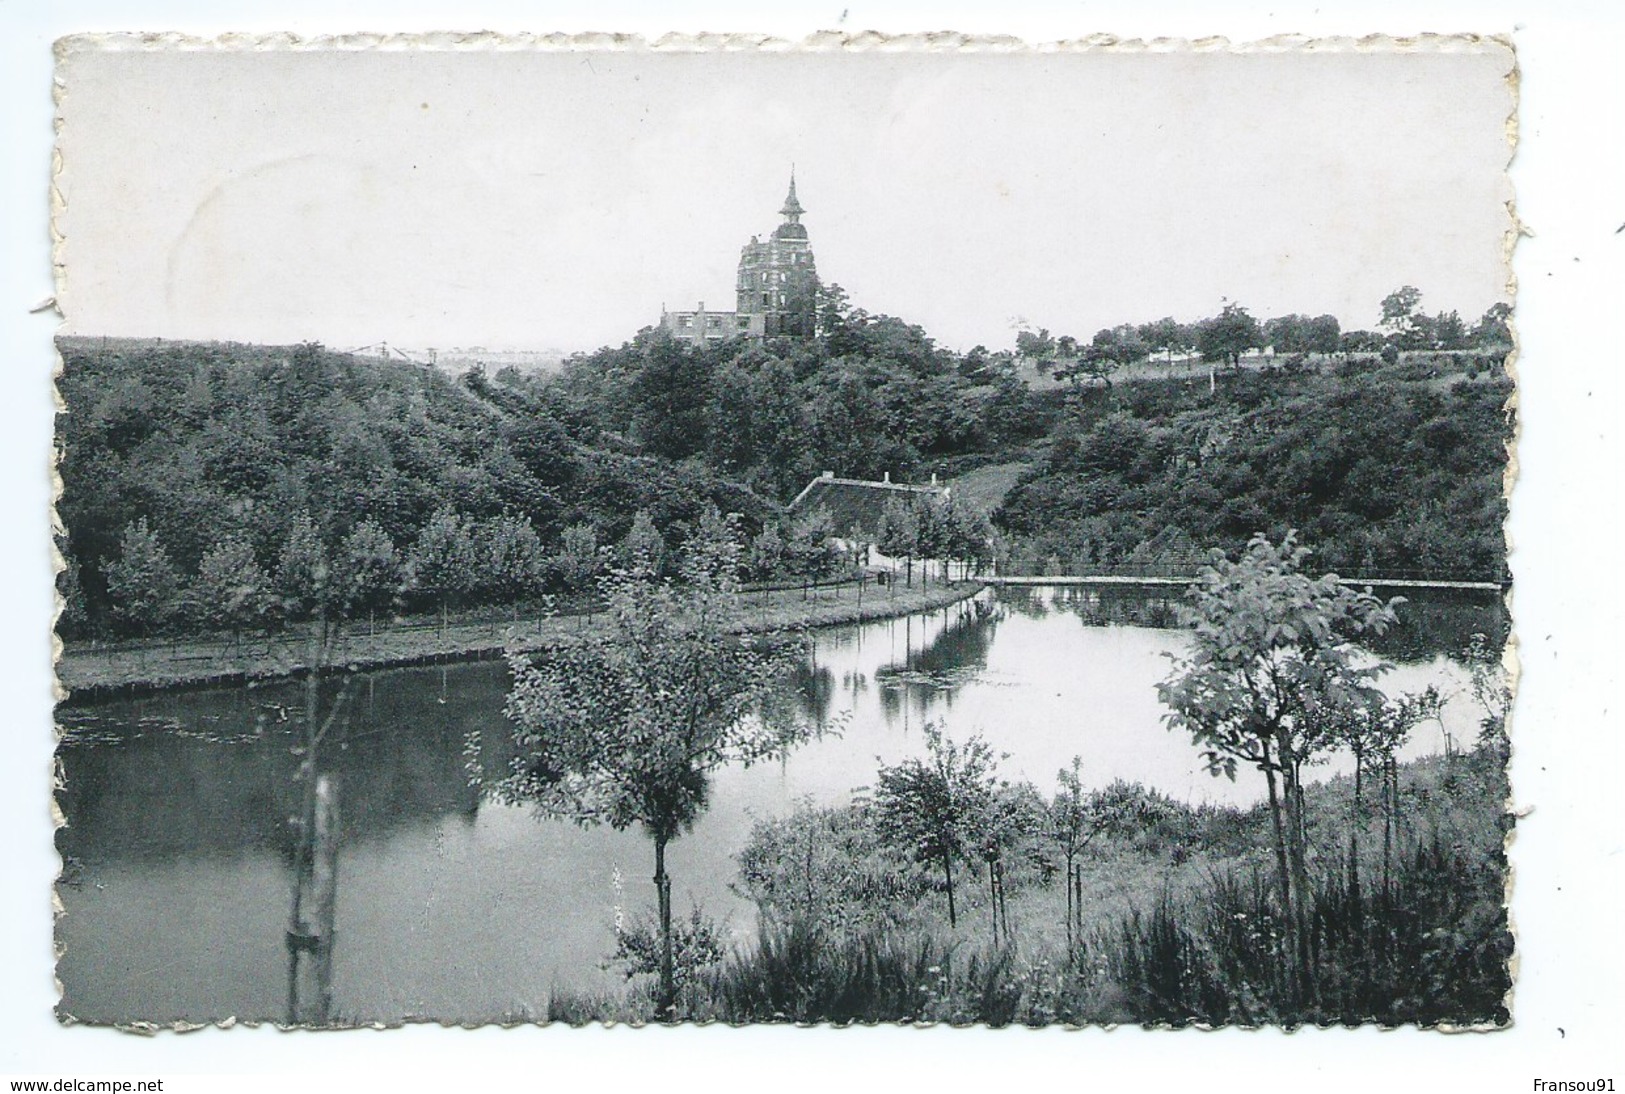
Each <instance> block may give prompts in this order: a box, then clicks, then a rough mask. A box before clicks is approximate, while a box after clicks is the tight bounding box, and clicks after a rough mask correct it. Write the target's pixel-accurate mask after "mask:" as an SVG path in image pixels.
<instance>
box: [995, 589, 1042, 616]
mask: <svg viewBox="0 0 1625 1094" xmlns="http://www.w3.org/2000/svg"><path fill="white" fill-rule="evenodd" d="M1049 592H1050V590H1049V589H1048V588H1045V587H1043V586H1036V585H1006V586H1004V587H1003V588H1001V589H1000V590H999V603H1000V604H1003V605H1004V606H1005V608H1007V609H1008V610H1010V611H1012V612H1015V613H1016V614H1017V615H1019V616H1022V617H1023V618H1025V619H1044V618H1046V617H1047V616H1048V615H1049V608H1050V605H1049V599H1050V598H1049Z"/></svg>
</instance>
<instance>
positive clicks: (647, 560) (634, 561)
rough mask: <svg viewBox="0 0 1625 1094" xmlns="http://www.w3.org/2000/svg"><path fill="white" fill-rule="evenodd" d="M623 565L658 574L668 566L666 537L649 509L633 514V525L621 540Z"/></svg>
mask: <svg viewBox="0 0 1625 1094" xmlns="http://www.w3.org/2000/svg"><path fill="white" fill-rule="evenodd" d="M621 565H622V566H624V567H625V568H627V569H633V570H647V571H649V573H651V574H654V575H656V576H658V575H659V574H660V573H662V572H663V571H664V570H665V568H666V539H665V537H664V536H662V535H661V534H660V529H658V528H656V527H655V522H654V518H653V517H651V516H650V515H649V510H647V509H639V510H638V511H637V512H635V513H633V514H632V527H631V528H629V529H628V530H627V533H626V538H625V539H623V540H621Z"/></svg>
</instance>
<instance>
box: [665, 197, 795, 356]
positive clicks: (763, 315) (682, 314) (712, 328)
mask: <svg viewBox="0 0 1625 1094" xmlns="http://www.w3.org/2000/svg"><path fill="white" fill-rule="evenodd" d="M803 212H805V210H804V209H802V207H801V202H800V201H798V200H796V176H795V172H794V171H792V172H791V173H790V193H789V194H788V195H787V196H786V197H785V199H784V207H783V208H782V209H780V210H779V213H780V215H781V216H783V217H784V222H783V223H781V224H780V225H779V226H778V227H777V228H774V229H773V234H772V235H770V236H769V237H768V238H767V241H766V242H763V241H761V240H760V239H758V238H757V237H756V236H751V237H750V242H749V243H747V244H745V246H744V247H743V248H741V249H740V252H739V280H738V285H737V299H736V301H735V307H734V310H733V311H707V310H706V307H705V302H704V301H701V302H700V306H699V307H698V308H696V309H695V310H694V311H666V310H665V309H664V308H662V309H661V314H660V326H661V328H662V329H664V330H666V331H669V332H670V333H671V336H672V337H673V338H676V339H678V340H680V341H684V342H690V343H693V344H694V345H702V346H703V345H706V344H708V343H711V342H721V341H724V340H726V339H729V338H739V337H747V338H755V339H761V338H778V337H790V338H807V337H810V336H811V335H812V333H813V323H814V317H815V314H816V304H815V300H816V297H817V289H818V271H817V269H816V268H815V267H814V265H813V253H812V246H811V245H810V244H809V243H808V242H807V228H806V225H804V224H802V223H801V214H802V213H803Z"/></svg>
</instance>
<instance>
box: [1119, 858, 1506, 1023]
mask: <svg viewBox="0 0 1625 1094" xmlns="http://www.w3.org/2000/svg"><path fill="white" fill-rule="evenodd" d="M1500 865H1501V864H1500V863H1486V862H1479V861H1474V860H1472V859H1470V858H1469V857H1468V856H1467V855H1466V854H1465V853H1464V852H1463V851H1462V850H1461V849H1460V848H1458V847H1455V846H1452V845H1449V844H1447V843H1445V842H1444V841H1443V840H1442V839H1440V838H1438V837H1434V838H1432V839H1430V840H1427V841H1425V842H1422V843H1420V844H1418V845H1417V846H1416V847H1414V848H1413V849H1412V850H1411V852H1410V853H1409V854H1408V855H1407V856H1405V857H1404V858H1402V859H1401V861H1400V863H1399V864H1398V868H1397V870H1396V871H1395V877H1394V879H1393V883H1392V884H1391V885H1390V886H1388V887H1387V888H1383V887H1382V886H1380V885H1378V886H1376V887H1375V888H1370V889H1362V888H1361V887H1360V886H1358V885H1357V884H1351V883H1350V882H1349V880H1348V879H1347V878H1346V877H1344V876H1333V877H1330V878H1327V879H1325V880H1323V881H1322V882H1321V884H1319V885H1317V886H1315V887H1314V888H1313V891H1312V893H1311V900H1310V909H1309V924H1310V926H1309V932H1308V937H1307V949H1308V953H1307V955H1306V956H1307V960H1306V961H1303V962H1301V963H1300V962H1297V961H1294V959H1293V955H1292V953H1291V952H1290V950H1289V948H1288V942H1287V939H1288V937H1289V936H1288V932H1287V930H1286V924H1285V922H1284V921H1283V919H1282V917H1281V915H1280V912H1279V911H1278V910H1277V908H1276V905H1275V902H1274V899H1273V897H1272V896H1271V894H1270V893H1269V891H1268V888H1267V886H1266V885H1265V884H1264V883H1263V881H1262V880H1261V878H1260V877H1259V875H1257V874H1254V875H1253V876H1252V877H1251V878H1249V879H1245V880H1244V879H1238V878H1237V877H1235V876H1234V875H1226V876H1220V877H1216V878H1214V879H1213V880H1212V882H1211V883H1210V884H1209V886H1208V887H1207V890H1206V892H1205V893H1204V894H1203V899H1201V900H1200V901H1197V902H1194V903H1191V904H1186V905H1184V906H1183V907H1175V906H1174V905H1173V904H1172V902H1170V901H1168V900H1163V901H1160V902H1159V903H1158V904H1157V905H1156V907H1155V908H1154V909H1153V910H1152V911H1151V913H1150V914H1149V915H1144V916H1142V915H1139V914H1137V913H1136V914H1133V915H1131V916H1129V917H1128V918H1127V919H1125V920H1124V921H1123V922H1121V923H1119V924H1118V925H1117V926H1116V928H1115V929H1112V930H1108V931H1104V932H1101V933H1099V934H1097V936H1096V938H1095V939H1094V940H1093V943H1092V945H1093V947H1094V948H1095V949H1096V950H1098V951H1099V952H1101V953H1102V954H1103V955H1104V956H1105V960H1106V964H1107V966H1108V968H1109V969H1110V974H1111V976H1112V978H1113V980H1114V981H1115V982H1116V983H1117V985H1118V986H1119V988H1120V989H1121V990H1122V992H1123V995H1124V1001H1125V1005H1126V1007H1127V1008H1128V1009H1129V1010H1130V1011H1131V1012H1133V1013H1134V1014H1135V1016H1136V1018H1137V1020H1139V1021H1143V1022H1149V1023H1155V1024H1163V1023H1167V1024H1172V1025H1184V1024H1188V1023H1192V1022H1198V1023H1202V1024H1206V1025H1227V1024H1241V1025H1262V1024H1282V1025H1289V1026H1290V1025H1298V1024H1302V1023H1316V1024H1330V1023H1339V1022H1341V1023H1346V1024H1351V1025H1352V1024H1359V1023H1362V1022H1372V1021H1374V1022H1379V1023H1381V1024H1384V1025H1401V1024H1405V1023H1412V1022H1414V1023H1416V1024H1418V1025H1423V1026H1432V1025H1437V1024H1439V1023H1441V1022H1442V1023H1449V1024H1453V1025H1503V1024H1505V1023H1506V1022H1507V1021H1508V1020H1509V1018H1510V1016H1509V1014H1508V1012H1507V1009H1506V1003H1505V997H1506V993H1507V992H1508V990H1510V988H1511V986H1512V982H1511V975H1510V973H1509V972H1508V969H1507V964H1506V961H1507V958H1508V957H1510V956H1511V953H1512V936H1511V934H1510V932H1509V931H1508V929H1507V919H1506V909H1505V907H1504V906H1503V897H1502V876H1503V872H1502V870H1501V869H1500V868H1499V867H1500Z"/></svg>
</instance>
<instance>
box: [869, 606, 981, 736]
mask: <svg viewBox="0 0 1625 1094" xmlns="http://www.w3.org/2000/svg"><path fill="white" fill-rule="evenodd" d="M944 613H945V614H947V615H948V621H947V623H946V625H945V626H944V627H943V628H942V630H940V631H939V632H937V635H936V637H935V638H933V639H932V640H931V641H930V643H929V644H927V645H926V646H924V647H922V648H921V649H919V650H909V651H907V652H906V653H905V655H904V663H903V664H901V665H897V664H891V665H883V666H881V667H880V668H879V669H877V670H876V671H875V683H876V684H877V685H878V687H879V698H880V709H881V711H882V713H883V714H884V715H885V718H886V720H887V722H892V721H894V720H895V719H896V717H897V716H898V715H899V714H901V713H905V710H904V707H905V704H907V705H910V706H912V707H913V708H914V709H916V710H918V711H919V712H920V714H921V715H922V716H923V715H924V714H926V713H928V712H929V711H930V710H931V708H932V707H933V706H934V705H935V704H936V703H938V702H942V703H945V704H947V705H950V706H951V705H952V703H953V696H954V693H955V692H956V691H957V690H958V689H959V688H960V687H961V686H962V685H964V684H966V683H968V682H969V681H971V680H974V679H975V678H976V677H977V676H979V675H980V674H981V672H982V670H983V669H985V668H987V657H988V652H989V651H990V650H991V649H992V648H993V638H994V634H995V633H996V632H997V630H998V625H999V621H1000V620H1001V619H1003V618H1004V607H1003V605H1002V604H1001V602H1000V601H998V600H993V599H983V598H976V599H974V600H966V601H960V602H959V603H958V604H955V605H952V606H951V607H949V608H946V609H944Z"/></svg>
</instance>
